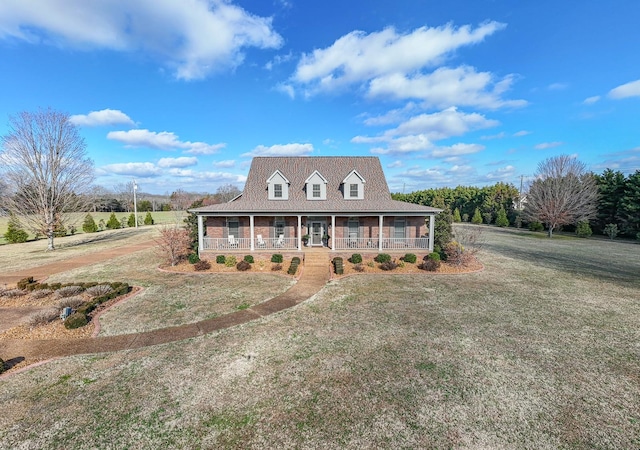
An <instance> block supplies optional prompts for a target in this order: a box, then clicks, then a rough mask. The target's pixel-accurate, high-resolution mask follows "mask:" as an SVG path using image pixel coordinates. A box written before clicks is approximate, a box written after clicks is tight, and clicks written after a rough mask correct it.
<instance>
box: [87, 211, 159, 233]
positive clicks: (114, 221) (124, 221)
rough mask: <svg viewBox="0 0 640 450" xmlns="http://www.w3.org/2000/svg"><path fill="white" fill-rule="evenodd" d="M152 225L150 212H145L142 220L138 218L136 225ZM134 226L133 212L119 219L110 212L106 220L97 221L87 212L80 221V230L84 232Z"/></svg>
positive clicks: (134, 217) (134, 216)
mask: <svg viewBox="0 0 640 450" xmlns="http://www.w3.org/2000/svg"><path fill="white" fill-rule="evenodd" d="M143 223H144V224H145V225H153V224H154V220H153V216H152V215H151V213H150V212H147V215H146V216H144V220H141V219H140V218H138V225H141V224H143ZM135 226H136V215H135V214H134V213H131V214H129V217H128V218H127V217H126V216H123V217H122V218H121V219H120V220H118V218H117V217H116V214H115V213H111V215H110V216H109V220H107V221H106V222H105V221H104V219H100V221H99V222H98V223H96V221H95V220H94V219H93V216H92V215H91V214H87V215H86V216H85V217H84V222H82V231H84V232H85V233H95V232H96V231H102V230H104V229H105V228H106V229H109V230H116V229H118V228H126V227H129V228H132V227H135Z"/></svg>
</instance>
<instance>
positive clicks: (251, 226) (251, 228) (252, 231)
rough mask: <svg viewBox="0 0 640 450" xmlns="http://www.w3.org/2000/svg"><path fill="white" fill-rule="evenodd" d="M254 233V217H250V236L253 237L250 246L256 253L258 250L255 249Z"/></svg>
mask: <svg viewBox="0 0 640 450" xmlns="http://www.w3.org/2000/svg"><path fill="white" fill-rule="evenodd" d="M253 233H254V227H253V216H249V234H250V235H251V244H250V245H251V247H250V249H251V251H254V250H255V249H256V248H255V244H254V236H253Z"/></svg>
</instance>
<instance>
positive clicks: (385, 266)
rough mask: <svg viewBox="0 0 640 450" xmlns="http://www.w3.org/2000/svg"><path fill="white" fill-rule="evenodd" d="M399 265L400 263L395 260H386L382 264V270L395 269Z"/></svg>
mask: <svg viewBox="0 0 640 450" xmlns="http://www.w3.org/2000/svg"><path fill="white" fill-rule="evenodd" d="M397 267H398V263H396V262H395V261H385V262H383V263H382V264H380V268H381V269H382V270H395V269H396V268H397Z"/></svg>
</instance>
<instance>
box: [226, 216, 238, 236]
mask: <svg viewBox="0 0 640 450" xmlns="http://www.w3.org/2000/svg"><path fill="white" fill-rule="evenodd" d="M239 233H240V221H239V220H238V218H237V217H229V218H228V219H227V236H233V237H235V238H239V237H240V235H239Z"/></svg>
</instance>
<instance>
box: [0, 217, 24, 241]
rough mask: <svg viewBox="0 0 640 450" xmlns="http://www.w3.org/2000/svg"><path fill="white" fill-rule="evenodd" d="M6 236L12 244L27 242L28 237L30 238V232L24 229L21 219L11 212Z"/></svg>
mask: <svg viewBox="0 0 640 450" xmlns="http://www.w3.org/2000/svg"><path fill="white" fill-rule="evenodd" d="M4 238H5V239H6V241H7V242H8V243H10V244H19V243H22V242H27V239H28V238H29V234H28V233H27V232H26V231H24V230H23V229H22V225H20V221H19V220H18V218H17V217H16V216H14V215H13V214H11V217H10V218H9V223H8V226H7V232H6V233H5V234H4Z"/></svg>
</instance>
